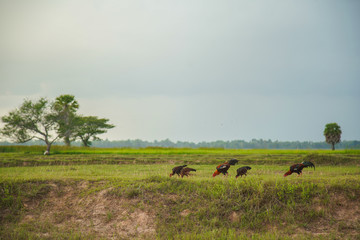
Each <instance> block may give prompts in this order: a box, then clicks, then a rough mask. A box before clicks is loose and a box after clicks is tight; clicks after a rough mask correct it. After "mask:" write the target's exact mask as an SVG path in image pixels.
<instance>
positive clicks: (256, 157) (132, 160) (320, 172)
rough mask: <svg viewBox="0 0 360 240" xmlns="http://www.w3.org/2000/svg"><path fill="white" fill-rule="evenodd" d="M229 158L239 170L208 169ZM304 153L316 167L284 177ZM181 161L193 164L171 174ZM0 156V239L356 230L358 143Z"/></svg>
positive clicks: (345, 233)
mask: <svg viewBox="0 0 360 240" xmlns="http://www.w3.org/2000/svg"><path fill="white" fill-rule="evenodd" d="M104 151H105V150H104ZM233 157H235V158H237V159H239V160H240V164H239V165H240V166H242V165H244V164H246V165H250V166H251V167H252V169H251V170H250V171H249V173H248V176H247V177H243V178H239V179H235V172H236V168H237V167H238V166H234V167H231V168H230V171H229V172H230V176H229V177H226V178H225V177H222V176H218V177H216V178H212V176H211V175H212V173H213V171H214V170H215V167H216V164H217V163H221V162H222V161H224V160H229V159H230V158H233ZM303 159H305V160H311V161H313V162H314V163H315V165H316V169H315V171H314V170H313V169H305V170H304V174H303V176H302V177H297V176H294V175H291V176H289V177H287V178H284V177H283V174H284V172H286V171H287V170H288V168H289V165H290V164H291V163H295V162H299V161H300V162H301V161H302V160H303ZM181 163H186V164H188V165H189V166H190V167H193V168H195V169H196V170H197V171H196V172H194V173H193V174H192V176H190V177H188V178H184V179H182V178H178V177H172V178H170V177H169V173H170V171H171V169H172V167H174V166H175V165H176V164H181ZM0 165H1V166H2V167H1V168H0V179H1V180H0V194H1V206H0V207H1V209H0V210H1V212H0V221H1V227H0V239H156V238H157V239H314V238H315V239H360V237H359V233H360V203H359V197H360V168H359V165H360V154H359V153H358V152H350V153H349V152H348V153H346V152H342V153H339V154H335V155H334V154H332V153H327V152H314V151H311V152H310V151H309V152H306V151H298V152H296V151H287V152H286V151H283V152H281V151H278V152H276V151H263V150H253V151H244V152H239V151H237V152H235V151H226V150H219V151H214V150H201V151H200V150H199V151H197V152H191V151H188V152H186V151H182V152H181V151H178V150H176V151H172V152H171V151H170V152H169V151H168V150H164V151H162V150H161V149H160V150H129V151H128V152H114V151H112V152H106V151H105V152H101V153H99V152H97V153H95V152H94V153H91V154H90V153H84V152H83V153H78V152H77V153H74V152H71V153H69V152H65V151H63V150H62V149H61V150H59V151H58V152H57V154H54V155H51V156H42V155H40V154H38V153H36V152H35V153H34V152H31V151H27V152H21V151H18V150H17V151H15V152H10V153H0Z"/></svg>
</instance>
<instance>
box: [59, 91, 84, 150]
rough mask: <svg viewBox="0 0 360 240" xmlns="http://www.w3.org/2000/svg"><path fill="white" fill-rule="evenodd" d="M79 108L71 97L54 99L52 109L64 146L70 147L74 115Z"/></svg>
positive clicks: (62, 96)
mask: <svg viewBox="0 0 360 240" xmlns="http://www.w3.org/2000/svg"><path fill="white" fill-rule="evenodd" d="M78 108H79V104H78V102H77V101H76V100H75V97H74V96H73V95H61V96H59V97H57V98H56V100H55V103H54V109H55V111H56V112H57V114H58V115H57V117H58V121H59V126H60V127H59V134H60V136H61V137H63V138H64V142H65V144H66V146H70V142H71V141H70V138H71V136H72V133H73V128H74V119H75V113H76V111H77V109H78Z"/></svg>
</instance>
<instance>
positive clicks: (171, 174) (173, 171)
mask: <svg viewBox="0 0 360 240" xmlns="http://www.w3.org/2000/svg"><path fill="white" fill-rule="evenodd" d="M186 166H187V165H182V166H177V167H174V168H173V169H172V173H170V177H172V176H173V175H175V174H177V175H178V176H180V172H181V170H182V169H183V168H184V167H186Z"/></svg>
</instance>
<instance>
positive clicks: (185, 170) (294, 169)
mask: <svg viewBox="0 0 360 240" xmlns="http://www.w3.org/2000/svg"><path fill="white" fill-rule="evenodd" d="M238 162H239V161H238V160H236V159H231V160H230V161H227V162H224V163H223V164H220V165H219V166H217V167H216V171H215V172H214V173H213V177H216V176H217V175H219V174H221V173H222V174H223V175H224V176H228V174H229V173H228V170H229V168H230V166H231V165H235V164H237V163H238ZM307 167H313V168H314V170H315V165H314V164H313V163H312V162H306V161H304V162H302V163H297V164H294V165H291V166H290V170H289V171H287V172H286V173H285V174H284V177H286V176H288V175H291V174H292V173H297V174H298V175H299V176H301V175H302V170H303V169H304V168H307ZM250 169H251V167H249V166H244V167H241V168H238V169H237V170H236V173H237V175H236V176H235V177H236V178H238V177H239V176H240V177H242V176H243V175H245V176H247V175H246V173H247V171H248V170H250ZM191 171H194V172H196V169H194V168H189V167H187V165H182V166H177V167H174V168H173V169H172V173H170V177H172V176H173V175H175V174H177V175H178V176H180V177H184V176H187V177H188V176H189V175H190V172H191Z"/></svg>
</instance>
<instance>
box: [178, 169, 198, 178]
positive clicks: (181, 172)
mask: <svg viewBox="0 0 360 240" xmlns="http://www.w3.org/2000/svg"><path fill="white" fill-rule="evenodd" d="M191 171H194V172H196V169H193V168H188V167H186V168H183V169H181V171H180V176H181V177H184V176H187V177H188V176H189V175H190V172H191Z"/></svg>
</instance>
